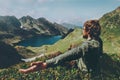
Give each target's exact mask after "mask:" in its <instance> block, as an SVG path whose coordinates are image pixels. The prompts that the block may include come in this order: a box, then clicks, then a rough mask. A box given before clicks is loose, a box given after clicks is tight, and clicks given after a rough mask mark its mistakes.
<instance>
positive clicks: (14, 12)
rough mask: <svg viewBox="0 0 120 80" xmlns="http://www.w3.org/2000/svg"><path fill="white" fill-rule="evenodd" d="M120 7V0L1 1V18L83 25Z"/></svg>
mask: <svg viewBox="0 0 120 80" xmlns="http://www.w3.org/2000/svg"><path fill="white" fill-rule="evenodd" d="M118 6H120V0H0V16H6V15H9V16H16V17H17V18H21V17H22V16H27V15H29V16H31V17H33V18H36V19H37V18H40V17H44V18H46V19H47V20H49V21H51V22H57V23H63V22H66V23H74V24H78V25H79V24H83V23H84V22H85V21H86V20H90V19H99V18H100V17H102V16H103V15H104V14H106V13H108V12H110V11H112V10H114V9H116V8H117V7H118Z"/></svg>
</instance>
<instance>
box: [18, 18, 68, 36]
mask: <svg viewBox="0 0 120 80" xmlns="http://www.w3.org/2000/svg"><path fill="white" fill-rule="evenodd" d="M19 21H20V22H21V27H22V28H23V29H24V30H27V31H32V32H35V33H36V34H45V35H63V34H65V33H67V28H65V27H63V26H61V25H58V24H57V23H54V24H53V23H51V22H49V21H48V20H46V19H45V18H38V19H34V18H32V17H31V16H23V17H22V18H20V19H19Z"/></svg>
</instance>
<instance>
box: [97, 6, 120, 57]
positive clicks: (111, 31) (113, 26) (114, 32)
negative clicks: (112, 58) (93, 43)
mask: <svg viewBox="0 0 120 80" xmlns="http://www.w3.org/2000/svg"><path fill="white" fill-rule="evenodd" d="M99 22H100V25H101V26H102V38H103V41H104V47H106V48H104V51H106V52H109V53H116V54H118V55H120V52H119V51H120V7H118V8H117V9H115V10H113V11H111V12H109V13H107V14H105V15H103V16H102V17H101V18H100V20H99Z"/></svg>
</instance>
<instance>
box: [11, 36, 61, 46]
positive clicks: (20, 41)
mask: <svg viewBox="0 0 120 80" xmlns="http://www.w3.org/2000/svg"><path fill="white" fill-rule="evenodd" d="M42 38H43V39H44V38H45V40H46V38H50V43H55V42H56V41H58V40H59V39H61V38H62V36H61V35H37V36H33V37H29V38H25V39H22V40H19V41H18V42H16V43H13V45H14V46H24V45H21V43H24V42H25V43H26V41H28V43H29V42H30V41H31V42H33V43H32V44H34V43H35V40H34V39H37V41H38V42H39V39H40V40H41V39H42ZM51 38H53V40H52V39H51ZM54 39H55V42H54ZM29 40H30V41H29ZM48 40H49V39H48ZM42 41H44V40H42ZM46 41H47V40H46ZM47 43H49V42H48V41H47ZM42 45H43V44H42ZM45 45H46V44H45ZM31 46H32V45H31ZM24 47H28V46H24ZM32 47H40V46H38V45H37V46H32Z"/></svg>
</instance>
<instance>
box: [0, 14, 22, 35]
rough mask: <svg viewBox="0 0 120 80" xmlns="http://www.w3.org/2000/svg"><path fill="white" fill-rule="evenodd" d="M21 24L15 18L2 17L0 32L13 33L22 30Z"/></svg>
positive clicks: (0, 18) (0, 17)
mask: <svg viewBox="0 0 120 80" xmlns="http://www.w3.org/2000/svg"><path fill="white" fill-rule="evenodd" d="M20 25H21V24H20V22H19V20H18V19H17V18H16V17H15V16H0V31H6V32H9V33H13V32H14V31H15V30H17V29H20Z"/></svg>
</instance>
